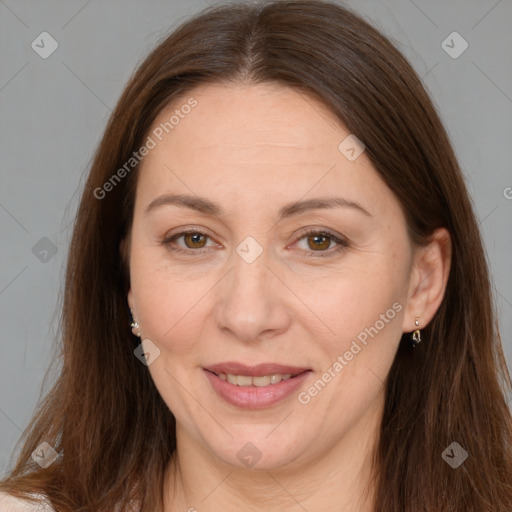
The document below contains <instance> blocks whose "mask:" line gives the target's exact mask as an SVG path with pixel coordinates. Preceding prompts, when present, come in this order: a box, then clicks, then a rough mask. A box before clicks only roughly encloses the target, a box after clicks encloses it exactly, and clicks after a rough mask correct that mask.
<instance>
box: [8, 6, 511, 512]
mask: <svg viewBox="0 0 512 512" xmlns="http://www.w3.org/2000/svg"><path fill="white" fill-rule="evenodd" d="M496 323H497V322H496V314H495V311H494V307H493V303H492V299H491V293H490V283H489V273H488V268H487V263H486V260H485V256H484V250H483V246H482V241H481V237H480V234H479V231H478V223H477V221H476V219H475V214H474V212H473V210H472V207H471V202H470V199H469V196H468V192H467V189H466V186H465V184H464V180H463V177H462V174H461V171H460V169H459V166H458V164H457V161H456V158H455V156H454V153H453V150H452V148H451V145H450V142H449V140H448V137H447V134H446V132H445V130H444V128H443V126H442V124H441V122H440V120H439V117H438V115H437V114H436V112H435V110H434V108H433V106H432V103H431V101H430V99H429V97H428V95H427V94H426V92H425V90H424V88H423V87H422V85H421V82H420V80H419V78H418V77H417V75H416V74H415V73H414V71H413V70H412V68H411V66H410V65H409V64H408V63H407V62H406V61H405V59H404V58H403V57H402V56H401V55H400V53H399V52H398V51H397V50H396V49H395V48H394V47H393V46H392V45H391V43H390V42H389V41H388V40H387V39H385V38H384V37H383V36H382V35H381V34H379V33H378V32H377V31H375V29H373V28H372V27H370V26H369V25H368V24H367V23H366V22H364V21H363V20H362V19H360V18H359V17H357V16H355V15H354V14H352V13H351V12H349V11H348V10H346V9H344V8H342V7H340V6H338V5H335V4H332V3H328V2H320V1H291V2H288V1H284V2H283V1H279V2H273V3H267V4H264V5H253V6H250V5H230V6H225V7H218V8H211V9H208V10H206V11H205V12H203V13H201V14H200V15H198V16H196V17H194V18H193V19H191V20H190V21H188V22H186V23H184V24H183V25H182V26H181V27H179V28H178V29H177V30H176V31H175V32H174V33H173V34H171V35H170V36H169V37H168V38H167V39H165V40H164V41H163V42H162V43H161V44H160V45H159V46H158V47H157V48H156V49H155V50H154V51H153V52H152V53H151V54H150V55H149V56H148V57H147V59H146V60H145V61H144V62H143V63H142V65H141V66H140V67H139V69H138V71H137V72H136V73H135V75H134V76H133V77H132V78H131V80H130V82H129V83H128V85H127V87H126V89H125V91H124V93H123V94H122V96H121V99H120V100H119V102H118V105H117V107H116V109H115V111H114V112H113V114H112V117H111V119H110V121H109V124H108V126H107V128H106V131H105V134H104V137H103V139H102V141H101V143H100V145H99V148H98V151H97V153H96V156H95V159H94V162H93V165H92V168H91V171H90V174H89V178H88V181H87V184H86V186H85V190H84V192H83V195H82V200H81V204H80V207H79V211H78V215H77V219H76V224H75V228H74V234H73V239H72V243H71V246H70V252H69V259H68V269H67V280H66V289H65V301H64V311H63V368H62V373H61V375H60V378H59V380H58V382H57V383H56V385H55V387H54V388H53V389H52V391H51V392H50V394H49V395H48V397H47V398H46V400H45V402H44V403H43V404H42V406H41V408H40V410H39V411H37V414H36V416H35V417H34V419H33V421H32V424H31V426H30V434H29V435H28V437H27V440H26V442H25V445H24V447H23V450H22V452H21V454H20V456H19V460H18V462H17V465H16V467H15V468H14V469H13V471H12V473H11V474H10V475H9V477H8V478H7V479H6V480H5V481H4V482H3V483H2V485H1V487H0V489H1V490H2V491H4V492H5V493H6V494H3V496H2V497H3V499H4V501H3V502H0V503H3V507H4V508H5V509H6V510H9V509H8V507H12V510H21V509H19V508H17V507H19V506H21V504H22V503H24V502H25V501H26V502H27V503H32V504H33V506H34V507H37V506H41V505H42V504H44V503H47V505H48V507H50V506H51V509H50V508H48V510H55V511H58V512H61V511H62V512H63V511H71V510H82V511H110V510H119V511H123V510H137V511H141V512H142V511H144V512H145V511H165V512H169V511H177V510H189V511H193V510H197V511H212V510H237V511H238V510H254V511H260V510H280V511H287V510H307V511H309V512H313V511H317V510H322V511H324V510H344V511H358V512H361V511H365V512H366V511H379V512H397V511H414V512H416V511H422V510H423V511H429V512H431V511H436V512H445V511H446V512H447V511H450V512H453V511H460V512H462V511H464V512H467V511H479V512H481V511H493V512H497V511H510V510H511V509H512V479H511V475H512V453H511V441H512V431H511V416H510V411H509V410H508V408H507V404H506V400H505V395H504V392H505V387H506V386H508V389H510V378H509V375H508V372H507V368H506V365H505V362H504V358H503V354H502V349H501V344H500V338H499V333H498V328H497V326H496ZM43 443H47V444H43ZM7 493H8V494H7ZM30 493H32V494H30ZM16 498H17V499H16ZM36 509H37V508H34V510H36ZM2 510H4V509H2Z"/></svg>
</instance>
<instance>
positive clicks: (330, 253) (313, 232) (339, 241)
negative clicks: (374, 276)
mask: <svg viewBox="0 0 512 512" xmlns="http://www.w3.org/2000/svg"><path fill="white" fill-rule="evenodd" d="M187 234H194V235H202V236H206V237H207V238H211V237H210V236H209V235H208V234H207V233H204V232H203V231H201V230H199V229H187V230H184V231H180V232H179V233H175V234H174V235H172V236H170V237H167V238H165V239H164V240H162V242H161V244H162V245H164V246H166V247H167V248H168V249H169V250H170V251H173V252H177V253H180V254H187V255H191V252H192V253H195V255H201V254H203V253H204V252H205V251H207V250H208V249H207V248H201V249H183V248H181V247H171V243H172V242H174V241H175V240H177V239H178V238H180V237H182V236H183V235H187ZM313 235H314V236H322V237H327V238H330V239H331V240H333V241H334V242H336V243H337V244H338V246H337V247H335V248H334V249H332V248H331V249H328V250H326V251H318V252H317V251H309V252H308V251H306V255H305V256H306V257H308V258H309V257H314V258H326V257H329V256H333V255H334V254H337V253H338V252H340V251H342V250H343V249H345V248H347V247H348V246H349V243H348V242H347V240H344V239H342V238H338V237H337V236H336V235H334V234H333V233H331V232H329V231H326V230H314V229H312V230H309V231H306V232H305V233H302V234H301V236H300V238H299V239H298V240H297V241H300V240H302V239H303V238H307V237H308V236H313Z"/></svg>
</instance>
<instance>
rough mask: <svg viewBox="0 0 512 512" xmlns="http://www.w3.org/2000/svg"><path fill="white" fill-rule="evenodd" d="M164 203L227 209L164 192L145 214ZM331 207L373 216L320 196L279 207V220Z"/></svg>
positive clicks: (215, 212)
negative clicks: (349, 209) (350, 209)
mask: <svg viewBox="0 0 512 512" xmlns="http://www.w3.org/2000/svg"><path fill="white" fill-rule="evenodd" d="M163 205H174V206H180V207H183V208H190V209H191V210H196V211H198V212H201V213H204V214H207V215H212V216H217V217H225V216H226V210H224V208H222V206H220V205H219V204H217V203H214V202H213V201H211V200H210V199H207V198H206V197H199V196H194V195H188V194H164V195H161V196H158V197H157V198H156V199H153V201H151V203H149V205H148V206H147V207H146V210H145V214H146V215H147V214H148V213H150V212H151V211H153V210H154V209H156V208H158V207H160V206H163ZM329 208H352V209H354V210H356V211H359V212H361V213H363V214H364V215H366V216H368V217H372V215H371V213H369V212H368V211H367V210H366V209H365V208H363V207H362V206H361V205H360V204H359V203H356V202H355V201H350V200H348V199H344V198H342V197H319V198H314V199H307V200H304V201H295V202H292V203H289V204H287V205H285V206H283V207H282V208H280V209H279V212H278V220H282V219H285V218H287V217H292V216H294V215H300V214H301V213H304V212H307V211H310V210H317V209H329Z"/></svg>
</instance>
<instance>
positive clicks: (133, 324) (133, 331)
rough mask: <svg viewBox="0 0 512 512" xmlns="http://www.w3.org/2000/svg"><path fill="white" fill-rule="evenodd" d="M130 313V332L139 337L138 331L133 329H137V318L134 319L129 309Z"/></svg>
mask: <svg viewBox="0 0 512 512" xmlns="http://www.w3.org/2000/svg"><path fill="white" fill-rule="evenodd" d="M130 313H131V315H132V322H131V324H130V327H131V328H132V333H133V334H134V335H135V336H137V337H139V338H140V332H135V329H138V328H139V322H137V320H135V318H133V311H132V310H131V309H130Z"/></svg>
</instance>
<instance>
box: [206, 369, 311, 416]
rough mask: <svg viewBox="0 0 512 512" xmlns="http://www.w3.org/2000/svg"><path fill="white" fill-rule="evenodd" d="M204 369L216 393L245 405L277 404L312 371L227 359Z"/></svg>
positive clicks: (240, 405) (252, 406) (261, 406)
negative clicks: (248, 363)
mask: <svg viewBox="0 0 512 512" xmlns="http://www.w3.org/2000/svg"><path fill="white" fill-rule="evenodd" d="M203 370H204V373H205V375H206V377H207V378H208V380H209V381H210V384H211V385H212V387H213V389H214V391H215V392H216V393H217V395H218V396H219V397H221V398H222V399H223V400H225V401H226V402H228V403H229V404H231V405H235V406H237V407H241V408H245V409H263V408H267V407H271V406H273V405H276V404H277V403H278V402H280V401H281V400H284V399H285V398H287V397H288V396H290V395H291V394H292V393H293V392H294V391H296V390H298V388H300V387H301V386H302V385H303V383H304V381H305V380H306V379H307V378H308V377H309V375H310V374H311V373H312V370H311V369H310V368H306V367H298V366H285V365H280V364H273V363H263V364H260V365H257V366H247V365H244V364H241V363H233V362H230V363H220V364H217V365H213V366H209V367H207V368H203Z"/></svg>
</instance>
